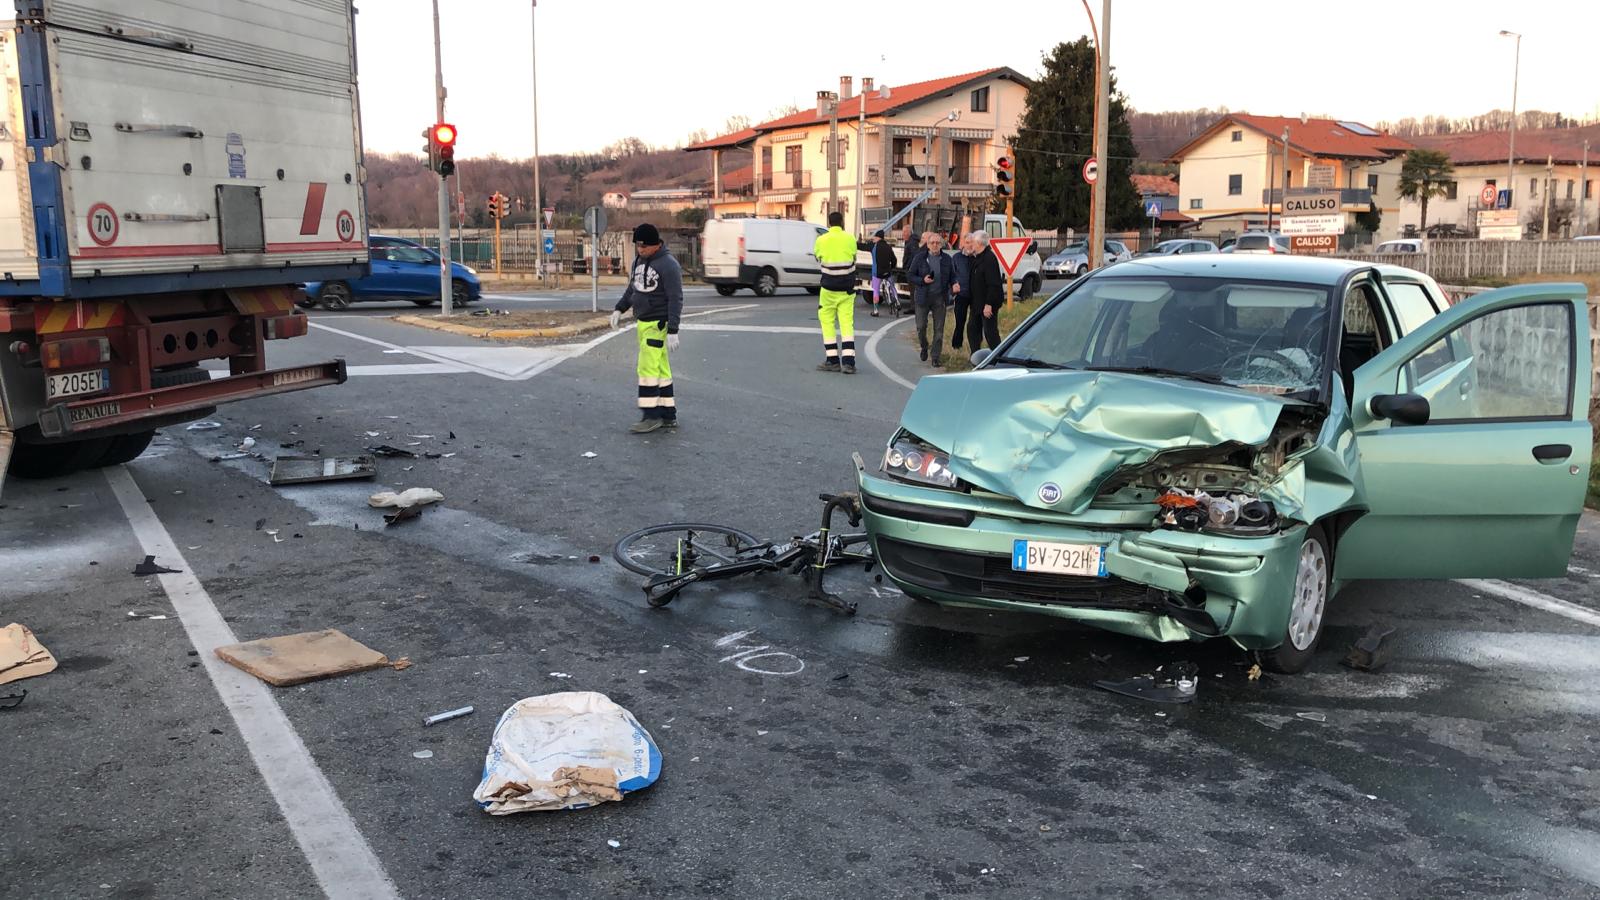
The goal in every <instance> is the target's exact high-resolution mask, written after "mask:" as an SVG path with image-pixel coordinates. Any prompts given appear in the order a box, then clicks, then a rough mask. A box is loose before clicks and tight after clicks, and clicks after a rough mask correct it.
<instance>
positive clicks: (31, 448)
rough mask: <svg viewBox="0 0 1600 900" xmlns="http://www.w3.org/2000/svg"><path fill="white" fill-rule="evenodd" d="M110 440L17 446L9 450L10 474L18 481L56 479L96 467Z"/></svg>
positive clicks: (98, 439)
mask: <svg viewBox="0 0 1600 900" xmlns="http://www.w3.org/2000/svg"><path fill="white" fill-rule="evenodd" d="M111 440H112V439H111V438H108V437H99V438H84V439H83V440H78V441H67V442H65V443H60V444H18V445H17V446H16V447H15V448H13V449H12V451H11V468H10V474H12V475H15V476H17V477H18V478H28V479H41V478H60V477H62V476H64V475H71V474H72V473H73V472H76V471H78V470H79V469H87V468H90V467H92V466H94V465H96V464H97V463H98V462H99V460H100V457H102V456H104V455H105V453H106V450H107V449H108V448H109V447H110V446H111Z"/></svg>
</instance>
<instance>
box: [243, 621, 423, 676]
mask: <svg viewBox="0 0 1600 900" xmlns="http://www.w3.org/2000/svg"><path fill="white" fill-rule="evenodd" d="M217 656H219V657H221V658H222V659H224V660H226V661H227V662H228V663H230V664H231V665H233V666H236V667H237V668H240V669H243V670H244V671H246V672H248V673H250V674H251V675H254V676H255V677H257V678H259V679H261V680H262V681H265V682H266V683H267V684H270V685H272V686H273V687H288V686H290V685H295V684H304V683H306V682H308V681H317V680H318V679H322V678H333V677H334V676H336V675H350V674H353V673H355V672H366V671H369V670H371V669H381V668H384V667H385V666H389V665H391V663H390V662H389V657H387V656H384V655H383V654H382V653H379V652H378V651H376V650H374V649H372V648H371V647H368V646H367V645H365V644H363V643H361V642H360V641H357V640H354V639H352V638H351V637H350V636H349V635H347V634H345V633H344V632H342V631H339V630H337V629H333V628H330V629H328V630H326V631H308V632H305V633H303V634H286V635H283V636H281V637H272V638H262V639H261V640H258V641H245V642H244V643H242V644H229V645H228V646H226V647H218V648H217Z"/></svg>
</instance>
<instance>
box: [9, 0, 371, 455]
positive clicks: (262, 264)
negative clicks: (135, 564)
mask: <svg viewBox="0 0 1600 900" xmlns="http://www.w3.org/2000/svg"><path fill="white" fill-rule="evenodd" d="M15 5H16V17H15V19H14V20H13V21H10V22H6V23H4V24H3V25H0V71H3V72H4V75H5V81H6V90H7V98H8V101H9V102H8V103H7V105H6V108H5V110H4V112H3V113H0V477H4V473H5V471H6V464H7V461H8V458H9V462H10V470H11V473H12V474H13V475H17V476H21V477H51V476H55V475H59V474H64V473H66V472H70V471H73V470H76V469H80V468H85V467H90V466H97V465H110V464H115V463H119V462H124V461H126V460H129V459H132V458H134V457H136V456H138V455H139V453H140V452H142V451H143V450H144V448H145V446H147V445H148V444H149V442H150V439H151V438H152V436H153V435H154V434H155V430H156V429H157V428H160V427H162V426H167V425H172V424H176V423H179V422H183V421H186V420H189V419H194V418H198V417H201V416H203V415H205V414H207V413H209V412H210V411H211V410H212V409H213V408H214V407H215V406H217V405H218V404H221V403H227V402H231V401H235V400H243V399H247V398H250V397H261V396H266V395H269V394H278V393H283V392H286V391H297V390H303V389H306V388H312V387H318V386H321V385H331V384H338V383H342V382H343V381H344V379H345V370H344V364H343V362H342V361H338V360H334V361H328V362H323V363H318V364H314V365H301V366H295V367H292V368H285V369H271V368H269V367H268V365H267V359H266V344H267V342H269V341H273V340H280V339H285V338H292V337H297V336H300V335H303V334H305V333H306V329H307V327H308V323H307V320H306V318H305V315H304V314H303V313H301V312H299V311H298V310H297V309H296V306H295V301H296V298H297V297H296V295H297V292H298V291H299V285H300V284H301V283H303V282H307V281H316V280H341V279H348V278H355V277H359V276H360V275H362V274H364V273H365V271H366V269H367V260H368V257H367V244H366V237H367V223H366V214H365V213H366V205H365V195H364V187H363V182H364V180H365V178H364V174H365V173H364V170H363V168H362V153H361V119H360V111H359V108H358V103H357V96H356V65H355V36H354V27H353V18H352V17H353V9H352V7H351V4H350V2H349V0H250V2H242V0H15ZM208 360H226V361H227V364H228V366H227V372H226V373H220V372H209V371H207V370H206V369H203V368H201V366H200V364H201V363H202V362H205V361H208ZM215 375H222V376H223V377H213V376H215Z"/></svg>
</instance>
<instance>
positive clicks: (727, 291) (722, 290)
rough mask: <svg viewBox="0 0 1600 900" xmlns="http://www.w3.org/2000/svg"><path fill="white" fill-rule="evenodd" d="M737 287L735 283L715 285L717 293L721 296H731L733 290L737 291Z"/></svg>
mask: <svg viewBox="0 0 1600 900" xmlns="http://www.w3.org/2000/svg"><path fill="white" fill-rule="evenodd" d="M738 289H739V288H738V287H737V286H735V285H731V284H719V285H717V295H718V296H721V297H732V296H733V292H734V291H737V290H738Z"/></svg>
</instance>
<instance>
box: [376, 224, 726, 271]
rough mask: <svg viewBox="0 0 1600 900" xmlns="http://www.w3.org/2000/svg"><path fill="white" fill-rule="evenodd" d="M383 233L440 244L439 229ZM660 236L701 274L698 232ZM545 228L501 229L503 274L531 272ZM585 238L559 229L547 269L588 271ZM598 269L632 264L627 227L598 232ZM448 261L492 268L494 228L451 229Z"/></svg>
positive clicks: (686, 268) (624, 267) (669, 231)
mask: <svg viewBox="0 0 1600 900" xmlns="http://www.w3.org/2000/svg"><path fill="white" fill-rule="evenodd" d="M384 234H388V235H392V236H394V237H400V238H405V239H406V240H412V241H416V242H417V243H419V244H423V245H425V246H428V247H432V248H434V249H438V247H439V238H438V233H437V232H434V231H431V230H429V229H425V228H387V229H384ZM661 237H662V240H663V241H664V242H665V243H666V245H667V250H668V251H669V252H671V253H672V255H673V256H674V257H676V258H677V260H678V265H680V266H682V267H683V271H684V276H685V277H686V278H699V277H700V276H701V274H702V273H703V272H704V270H705V266H704V262H703V261H702V259H701V252H700V251H701V245H700V234H699V232H697V231H691V230H688V229H685V230H682V231H679V230H674V229H663V230H662V234H661ZM543 239H544V237H543V232H542V231H541V230H540V229H537V228H534V227H533V226H531V225H522V226H517V227H514V228H506V229H502V230H501V232H500V252H501V254H502V255H503V256H504V259H503V260H501V264H500V268H501V271H504V272H518V273H526V272H532V271H534V268H535V266H536V264H537V261H538V256H539V248H538V243H537V242H539V241H542V240H543ZM589 244H590V241H589V236H588V235H587V234H584V233H583V232H578V231H569V230H566V229H562V230H558V231H557V232H556V236H555V245H554V246H555V249H554V251H553V252H551V253H548V254H546V255H545V264H546V265H547V266H548V267H549V269H550V271H552V272H554V273H556V274H561V275H588V274H589V261H590V246H589ZM598 255H599V270H600V274H602V275H622V274H626V273H627V271H628V269H629V267H630V266H632V264H633V243H632V235H631V234H630V233H629V232H627V231H607V232H606V233H605V234H603V235H601V236H600V247H599V254H598ZM450 256H451V259H453V260H455V261H456V262H459V263H462V264H464V265H468V266H472V267H473V268H475V269H477V270H478V274H480V275H488V274H489V273H491V272H492V271H493V270H494V263H495V260H494V229H492V228H487V229H479V228H469V229H466V230H465V232H459V231H458V232H455V233H454V234H453V235H452V237H451V240H450Z"/></svg>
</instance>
